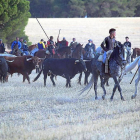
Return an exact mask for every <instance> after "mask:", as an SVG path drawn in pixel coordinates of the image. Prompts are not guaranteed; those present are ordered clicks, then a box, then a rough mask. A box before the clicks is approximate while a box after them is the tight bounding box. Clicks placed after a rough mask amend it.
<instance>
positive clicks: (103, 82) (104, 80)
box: [100, 76, 109, 100]
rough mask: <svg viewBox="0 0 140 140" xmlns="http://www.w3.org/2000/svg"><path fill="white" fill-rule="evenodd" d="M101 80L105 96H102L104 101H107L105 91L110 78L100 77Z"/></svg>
mask: <svg viewBox="0 0 140 140" xmlns="http://www.w3.org/2000/svg"><path fill="white" fill-rule="evenodd" d="M100 79H101V87H102V89H103V91H104V95H103V96H102V99H103V100H104V99H105V96H106V90H105V86H104V85H105V83H106V82H107V81H108V79H109V78H105V79H103V78H102V76H100Z"/></svg>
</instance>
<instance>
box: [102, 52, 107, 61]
mask: <svg viewBox="0 0 140 140" xmlns="http://www.w3.org/2000/svg"><path fill="white" fill-rule="evenodd" d="M106 57H107V55H106V52H105V51H104V54H103V63H105V61H106Z"/></svg>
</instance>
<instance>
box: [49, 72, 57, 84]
mask: <svg viewBox="0 0 140 140" xmlns="http://www.w3.org/2000/svg"><path fill="white" fill-rule="evenodd" d="M53 78H54V75H53V74H51V76H50V79H51V81H52V83H53V86H55V85H56V84H55V82H54V79H53Z"/></svg>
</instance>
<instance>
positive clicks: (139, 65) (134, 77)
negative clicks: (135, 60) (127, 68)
mask: <svg viewBox="0 0 140 140" xmlns="http://www.w3.org/2000/svg"><path fill="white" fill-rule="evenodd" d="M139 68H140V65H139V67H138V69H137V71H136V72H135V74H134V76H133V78H132V80H131V82H130V84H132V82H133V80H134V78H135V76H136V74H137V72H138V70H139Z"/></svg>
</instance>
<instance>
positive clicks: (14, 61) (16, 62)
mask: <svg viewBox="0 0 140 140" xmlns="http://www.w3.org/2000/svg"><path fill="white" fill-rule="evenodd" d="M85 61H86V62H85ZM41 62H43V65H42V66H43V67H44V68H43V69H42V70H41V71H40V73H39V75H38V76H37V78H35V79H34V81H36V80H37V79H38V78H39V76H40V74H41V73H42V71H43V74H44V86H45V85H46V78H47V75H50V79H51V81H52V83H53V85H55V82H54V79H53V78H54V76H57V75H59V76H62V77H64V78H66V80H67V81H66V87H68V86H69V87H71V82H70V81H71V79H72V78H73V77H74V76H75V75H76V74H78V73H82V72H83V71H84V72H85V73H86V75H89V74H90V72H91V68H90V63H91V61H90V60H78V59H75V58H64V59H55V58H46V59H41V58H39V57H37V56H14V55H10V54H1V55H0V78H1V81H2V82H6V81H8V75H9V74H10V75H12V74H14V73H19V74H22V75H23V82H25V80H26V79H27V80H28V82H29V83H30V78H29V75H30V74H31V72H32V71H33V70H34V69H37V68H38V67H39V64H40V63H41ZM86 65H87V66H86ZM87 68H88V69H87ZM8 73H9V74H8ZM49 73H50V74H49ZM85 83H87V78H86V82H85Z"/></svg>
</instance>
